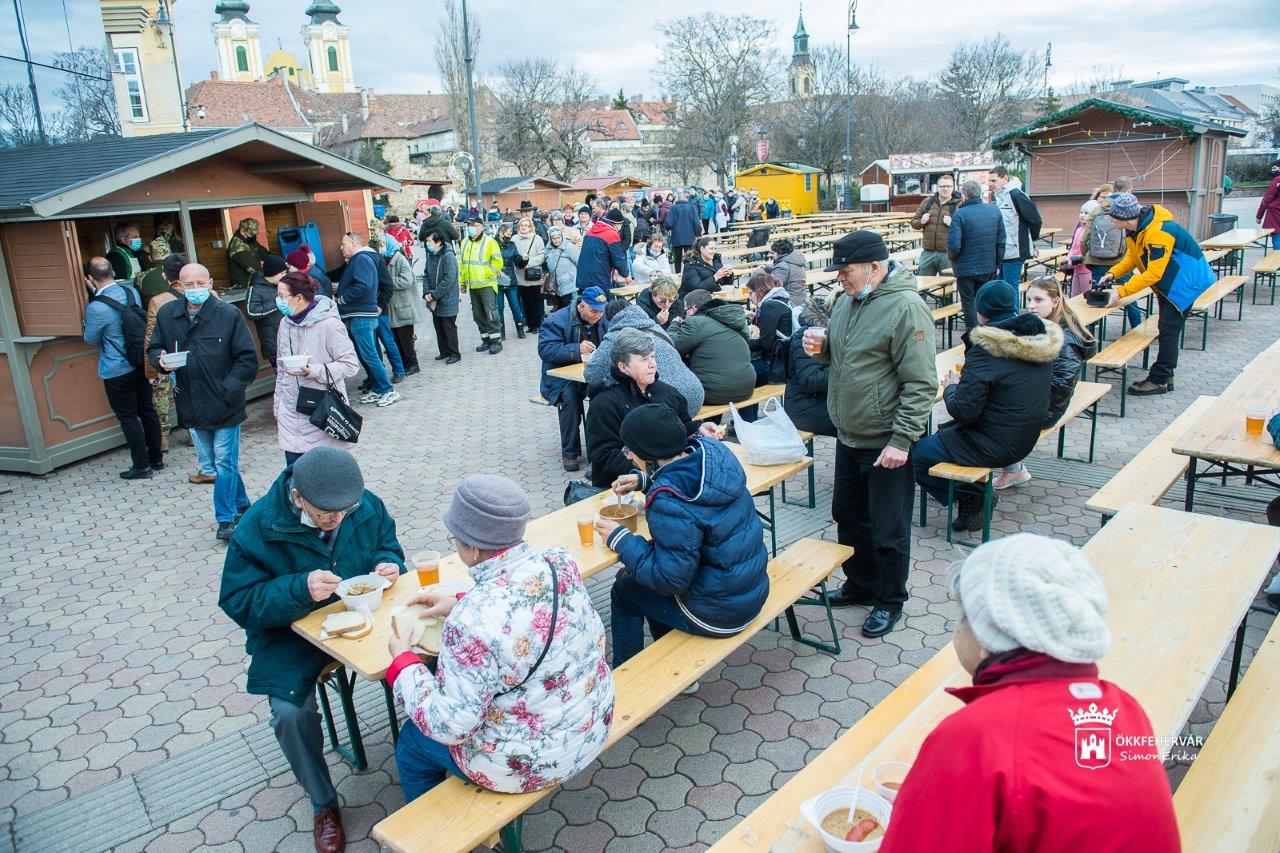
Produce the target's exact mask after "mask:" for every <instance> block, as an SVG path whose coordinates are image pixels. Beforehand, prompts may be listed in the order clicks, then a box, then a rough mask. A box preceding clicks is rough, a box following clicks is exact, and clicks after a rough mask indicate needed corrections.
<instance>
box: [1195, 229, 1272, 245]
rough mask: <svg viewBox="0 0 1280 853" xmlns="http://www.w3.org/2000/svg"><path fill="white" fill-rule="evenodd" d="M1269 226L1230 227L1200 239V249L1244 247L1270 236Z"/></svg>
mask: <svg viewBox="0 0 1280 853" xmlns="http://www.w3.org/2000/svg"><path fill="white" fill-rule="evenodd" d="M1272 230H1273V229H1271V228H1232V229H1231V230H1230V231H1227V232H1224V233H1222V234H1219V235H1217V236H1216V237H1210V238H1209V239H1207V240H1201V241H1200V248H1201V249H1231V250H1234V249H1244V248H1246V247H1247V246H1248V245H1249V244H1250V243H1257V242H1259V241H1261V240H1264V239H1266V238H1267V237H1269V236H1271V232H1272Z"/></svg>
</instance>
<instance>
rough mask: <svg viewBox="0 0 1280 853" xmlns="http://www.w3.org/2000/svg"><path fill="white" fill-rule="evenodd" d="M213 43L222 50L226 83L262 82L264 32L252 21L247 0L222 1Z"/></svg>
mask: <svg viewBox="0 0 1280 853" xmlns="http://www.w3.org/2000/svg"><path fill="white" fill-rule="evenodd" d="M213 13H214V14H215V15H218V16H219V17H218V20H217V21H215V22H214V24H213V41H214V44H216V45H217V47H218V73H219V74H220V75H221V76H222V79H223V80H235V81H237V82H240V83H248V82H251V81H254V80H261V79H262V44H261V42H260V41H259V38H258V36H259V30H260V29H261V28H260V27H259V26H258V25H257V24H255V23H254V22H253V21H251V20H249V4H248V3H247V2H245V0H220V2H219V3H218V5H217V6H215V7H214V8H213Z"/></svg>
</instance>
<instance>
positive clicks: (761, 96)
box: [655, 12, 783, 188]
mask: <svg viewBox="0 0 1280 853" xmlns="http://www.w3.org/2000/svg"><path fill="white" fill-rule="evenodd" d="M658 29H659V31H660V32H661V33H662V34H663V36H664V37H665V39H666V41H665V43H664V45H663V47H662V50H661V55H662V56H663V57H664V61H663V62H662V63H661V64H660V65H659V67H658V69H657V71H656V72H655V76H656V77H657V79H658V82H659V83H661V84H662V85H663V86H664V88H665V90H666V91H667V92H669V93H670V95H671V98H672V100H674V101H675V102H676V103H678V104H679V109H673V110H672V111H671V124H672V125H673V126H674V127H675V129H676V131H677V132H676V133H674V134H672V136H673V138H674V141H675V142H674V144H678V145H680V146H682V148H683V151H684V153H685V154H686V155H688V156H690V157H693V158H694V159H696V161H697V162H698V163H699V164H700V165H702V166H705V167H706V168H708V169H710V170H711V171H713V172H715V174H716V177H717V179H718V180H719V183H720V186H721V187H722V188H723V187H724V186H725V184H726V177H727V174H728V171H729V138H730V137H731V136H734V135H737V136H738V137H740V138H754V136H755V132H754V131H755V128H754V127H753V124H754V123H755V122H756V121H757V120H758V119H759V117H760V116H761V113H762V108H763V107H764V106H765V105H766V104H767V103H768V102H769V101H770V99H771V98H772V96H773V95H774V91H775V88H776V85H777V81H778V80H780V79H782V76H783V75H782V73H781V72H782V62H781V59H780V57H779V55H778V52H777V50H776V49H775V48H774V47H773V35H774V33H773V25H772V24H771V23H770V22H768V21H766V20H763V19H760V18H753V17H751V16H749V15H722V14H718V13H714V12H707V13H705V14H702V15H694V16H688V17H683V18H675V19H674V20H670V21H665V22H663V23H662V24H660V25H659V27H658Z"/></svg>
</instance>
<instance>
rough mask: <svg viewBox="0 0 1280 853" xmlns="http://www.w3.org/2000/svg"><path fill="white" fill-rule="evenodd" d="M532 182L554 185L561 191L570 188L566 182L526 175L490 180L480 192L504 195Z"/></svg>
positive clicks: (483, 185)
mask: <svg viewBox="0 0 1280 853" xmlns="http://www.w3.org/2000/svg"><path fill="white" fill-rule="evenodd" d="M530 181H541V182H543V183H545V184H552V185H554V186H555V187H556V188H559V189H568V187H569V185H568V184H566V183H565V182H564V181H557V180H556V179H555V178H544V177H540V176H538V175H525V176H522V177H518V178H490V179H489V180H487V181H485V182H484V183H482V184H481V185H480V192H481V193H484V194H489V193H503V192H506V191H507V190H509V189H511V188H512V187H516V186H519V185H520V184H526V183H529V182H530Z"/></svg>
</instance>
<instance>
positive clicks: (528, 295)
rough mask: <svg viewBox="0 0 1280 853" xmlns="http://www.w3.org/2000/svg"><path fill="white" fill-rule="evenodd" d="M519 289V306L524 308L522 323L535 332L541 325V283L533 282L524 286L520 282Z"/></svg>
mask: <svg viewBox="0 0 1280 853" xmlns="http://www.w3.org/2000/svg"><path fill="white" fill-rule="evenodd" d="M517 289H518V290H519V291H520V307H521V308H523V309H524V324H525V327H526V328H527V329H528V330H529V331H531V332H536V331H538V329H539V328H541V327H542V316H543V313H544V312H543V308H542V285H541V284H535V285H532V286H526V285H524V284H521V285H520V287H519V288H517Z"/></svg>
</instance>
